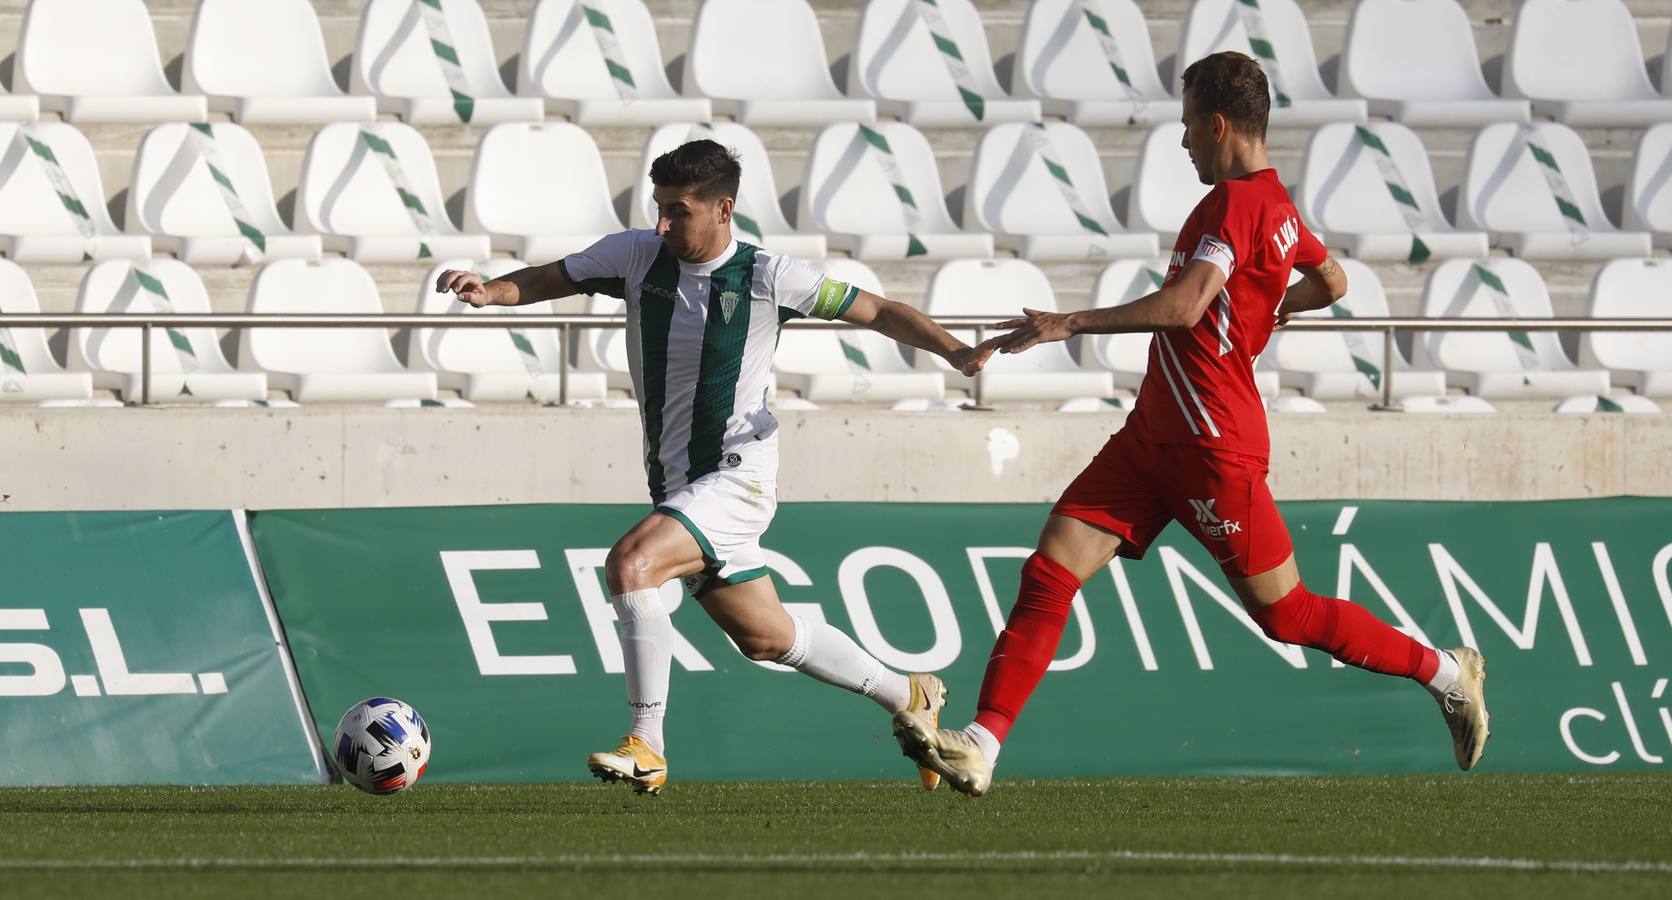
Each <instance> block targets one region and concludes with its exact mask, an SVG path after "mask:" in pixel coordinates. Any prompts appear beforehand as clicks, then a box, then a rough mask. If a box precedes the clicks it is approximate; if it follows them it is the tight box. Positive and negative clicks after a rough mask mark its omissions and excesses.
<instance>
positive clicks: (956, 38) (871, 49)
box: [848, 0, 1039, 128]
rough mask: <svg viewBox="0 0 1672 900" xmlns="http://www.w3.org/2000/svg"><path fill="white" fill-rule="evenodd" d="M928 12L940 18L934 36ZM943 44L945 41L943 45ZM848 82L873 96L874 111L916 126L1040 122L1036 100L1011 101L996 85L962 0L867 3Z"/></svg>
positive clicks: (982, 37) (980, 35)
mask: <svg viewBox="0 0 1672 900" xmlns="http://www.w3.org/2000/svg"><path fill="white" fill-rule="evenodd" d="M931 17H938V18H939V22H938V23H937V25H936V28H939V29H942V30H941V33H940V34H936V33H935V31H934V30H932V29H931V21H930V20H931ZM943 41H950V42H951V46H947V47H945V48H944V49H943V48H942V42H943ZM949 51H950V52H949ZM954 53H955V54H956V56H953V55H952V54H954ZM949 63H950V64H951V65H950V66H949ZM954 68H956V69H957V71H958V73H959V74H958V75H956V76H955V75H954V74H953V69H954ZM848 85H849V90H850V91H851V92H852V93H853V94H854V95H855V96H860V97H875V98H876V100H877V111H878V112H880V113H882V114H883V115H885V116H896V117H898V118H900V119H903V120H905V121H907V122H910V123H912V124H913V125H916V126H918V127H919V128H932V127H968V126H970V125H972V124H975V123H978V122H979V123H983V124H991V123H994V122H1037V121H1039V101H1038V100H1032V99H1017V98H1012V97H1010V96H1008V95H1006V94H1005V92H1004V88H1002V87H1000V86H999V79H998V76H997V75H995V74H994V73H993V57H992V54H991V53H990V52H989V51H988V50H987V32H986V31H985V30H984V29H983V28H982V26H981V17H980V16H979V15H977V14H976V12H975V7H974V6H971V5H970V2H969V0H870V2H868V3H866V4H865V12H864V14H863V15H862V16H861V17H860V20H859V37H858V39H857V41H856V42H855V45H854V50H853V56H852V58H851V60H850V62H849V66H848ZM978 113H979V114H978Z"/></svg>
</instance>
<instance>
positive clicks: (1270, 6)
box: [1173, 0, 1366, 128]
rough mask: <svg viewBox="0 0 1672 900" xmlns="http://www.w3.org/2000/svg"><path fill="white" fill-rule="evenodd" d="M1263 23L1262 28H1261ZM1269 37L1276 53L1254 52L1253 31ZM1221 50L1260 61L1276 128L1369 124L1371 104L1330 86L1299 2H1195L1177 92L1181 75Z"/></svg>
mask: <svg viewBox="0 0 1672 900" xmlns="http://www.w3.org/2000/svg"><path fill="white" fill-rule="evenodd" d="M1256 23H1257V24H1256ZM1250 27H1252V28H1254V29H1255V30H1256V32H1257V33H1261V34H1263V35H1264V38H1263V39H1262V46H1263V47H1266V46H1269V48H1270V50H1271V53H1270V54H1264V55H1262V54H1258V53H1255V51H1254V46H1253V42H1252V41H1251V40H1250V38H1249V28H1250ZM1220 50H1236V51H1239V52H1241V53H1247V54H1249V55H1250V56H1254V57H1255V58H1256V59H1259V60H1260V65H1261V67H1262V68H1264V69H1265V70H1266V77H1267V79H1268V80H1269V81H1270V82H1271V89H1272V105H1271V124H1272V125H1274V126H1277V127H1280V128H1281V127H1285V126H1296V125H1321V124H1323V123H1325V122H1363V121H1364V119H1365V115H1366V108H1365V102H1364V101H1363V100H1360V99H1357V98H1351V97H1337V96H1335V95H1333V94H1331V93H1330V92H1329V89H1328V88H1326V87H1324V79H1323V78H1322V76H1320V75H1319V74H1318V58H1317V55H1316V54H1315V53H1314V52H1313V50H1312V33H1311V32H1310V31H1308V30H1307V27H1306V14H1305V13H1304V12H1302V11H1301V8H1300V6H1299V5H1297V4H1296V3H1295V0H1259V2H1258V3H1253V2H1247V0H1195V3H1194V4H1192V5H1191V7H1190V15H1189V17H1188V18H1187V19H1185V23H1184V31H1183V35H1182V37H1181V39H1180V41H1179V51H1178V56H1177V57H1175V58H1174V66H1173V71H1174V73H1175V79H1174V81H1175V84H1174V90H1176V91H1178V92H1179V94H1178V96H1180V97H1183V96H1184V94H1183V87H1182V83H1179V82H1178V79H1177V77H1176V76H1177V75H1179V74H1182V73H1183V72H1184V70H1185V67H1187V66H1188V65H1190V64H1191V63H1192V62H1195V61H1196V60H1198V59H1201V58H1202V57H1204V56H1207V55H1209V54H1211V53H1217V52H1219V51H1220Z"/></svg>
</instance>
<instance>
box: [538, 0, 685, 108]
mask: <svg viewBox="0 0 1672 900" xmlns="http://www.w3.org/2000/svg"><path fill="white" fill-rule="evenodd" d="M589 11H590V12H589ZM606 46H608V47H610V48H611V49H610V50H609V51H608V52H609V53H611V54H614V53H617V52H618V53H619V56H618V57H617V58H616V59H615V61H613V62H612V60H611V57H610V56H606V50H605V49H604V48H605V47H606ZM617 65H619V66H621V67H622V68H623V69H624V70H625V72H624V74H625V76H626V77H625V78H622V77H620V76H619V74H618V73H617V72H615V71H614V67H615V66H617ZM517 93H518V94H520V95H522V96H524V97H540V98H542V99H543V100H544V101H545V104H546V112H548V113H553V114H556V115H561V116H568V117H569V119H570V121H573V122H576V123H578V124H581V125H586V126H593V125H662V124H665V123H668V122H690V121H698V122H707V121H708V120H709V119H710V118H712V117H713V110H712V108H711V105H710V104H709V102H708V99H707V98H706V97H681V96H679V94H677V93H676V92H675V91H674V89H673V86H672V85H671V84H669V83H668V74H667V70H666V69H665V68H663V64H662V46H661V43H660V42H659V41H657V39H656V23H655V21H654V20H653V19H652V18H651V15H650V10H649V9H648V8H647V7H646V6H645V5H644V3H643V2H642V0H540V2H539V3H537V4H536V5H535V7H534V12H533V13H532V14H531V15H530V16H529V19H528V38H527V41H526V42H525V43H524V44H523V52H522V58H521V59H520V60H519V61H518V63H517Z"/></svg>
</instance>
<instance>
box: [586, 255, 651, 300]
mask: <svg viewBox="0 0 1672 900" xmlns="http://www.w3.org/2000/svg"><path fill="white" fill-rule="evenodd" d="M676 268H677V267H676ZM557 270H558V271H559V272H562V273H563V277H564V278H567V279H569V283H570V284H572V285H574V286H575V290H577V291H580V292H581V293H583V294H603V295H604V296H606V297H614V298H616V299H617V300H626V299H627V279H625V278H587V279H585V280H580V281H577V280H576V279H575V276H573V275H570V274H569V266H568V261H567V260H563V259H560V260H558V261H557Z"/></svg>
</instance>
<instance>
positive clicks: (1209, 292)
mask: <svg viewBox="0 0 1672 900" xmlns="http://www.w3.org/2000/svg"><path fill="white" fill-rule="evenodd" d="M1224 286H1225V273H1224V272H1221V271H1220V270H1219V267H1218V266H1215V265H1214V264H1213V263H1210V262H1206V261H1203V260H1199V259H1196V260H1191V261H1190V262H1189V263H1187V264H1186V265H1185V267H1184V270H1183V271H1181V272H1180V273H1179V277H1178V278H1177V279H1175V280H1174V281H1171V282H1169V283H1168V284H1167V285H1166V286H1165V287H1163V288H1161V289H1160V290H1158V291H1156V292H1155V293H1153V294H1146V295H1144V296H1142V297H1139V298H1138V299H1136V300H1134V301H1132V302H1131V303H1127V304H1124V305H1122V306H1108V307H1104V308H1102V309H1083V310H1080V311H1079V312H1072V313H1051V312H1040V311H1039V310H1036V309H1024V310H1022V314H1023V315H1022V318H1019V319H1010V320H1009V321H1005V322H1000V323H998V325H997V326H995V327H998V328H1014V329H1015V331H1012V332H1010V333H1009V334H1006V335H1003V336H1001V337H1000V338H998V341H997V347H998V350H999V352H1000V353H1021V352H1022V351H1023V350H1026V349H1028V348H1029V347H1032V346H1033V345H1034V344H1048V343H1050V342H1051V341H1063V340H1067V339H1069V338H1071V337H1073V336H1074V335H1076V334H1116V333H1121V332H1130V331H1164V330H1166V329H1168V328H1189V327H1190V326H1192V325H1195V324H1196V323H1197V322H1199V321H1201V319H1202V314H1203V313H1205V312H1207V308H1208V304H1210V303H1212V302H1213V298H1214V297H1216V296H1218V294H1219V289H1220V288H1222V287H1224Z"/></svg>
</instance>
